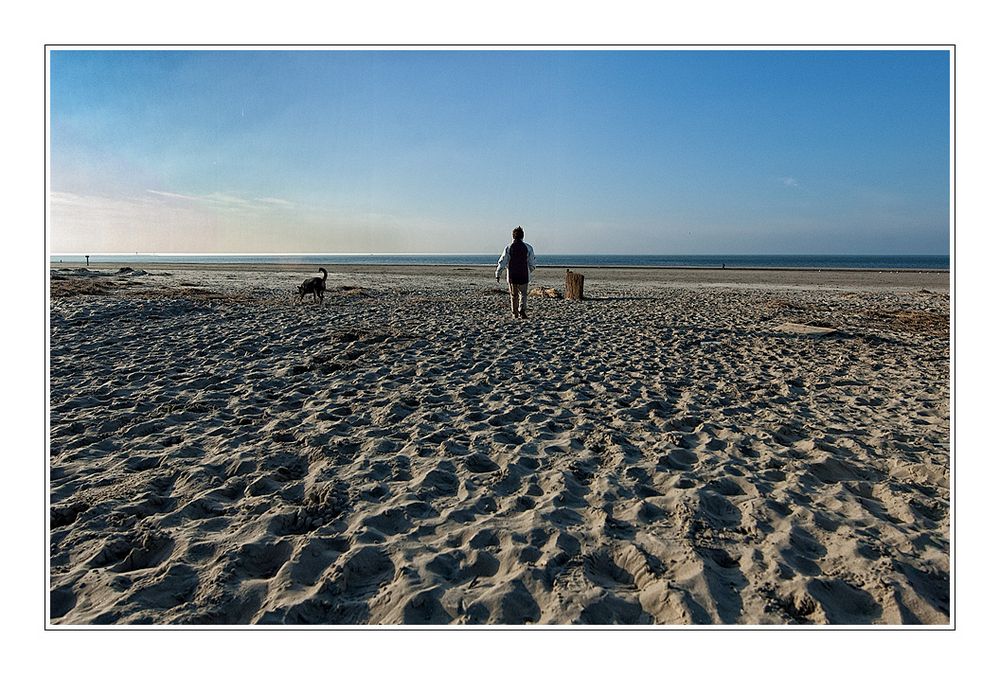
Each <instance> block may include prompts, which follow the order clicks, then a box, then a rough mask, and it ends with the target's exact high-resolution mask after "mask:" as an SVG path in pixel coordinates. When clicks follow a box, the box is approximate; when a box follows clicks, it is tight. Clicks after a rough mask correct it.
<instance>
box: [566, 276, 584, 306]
mask: <svg viewBox="0 0 1000 675" xmlns="http://www.w3.org/2000/svg"><path fill="white" fill-rule="evenodd" d="M566 299H567V300H583V275H582V274H576V273H575V272H573V271H572V270H566Z"/></svg>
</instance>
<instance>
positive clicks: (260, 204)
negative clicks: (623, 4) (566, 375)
mask: <svg viewBox="0 0 1000 675" xmlns="http://www.w3.org/2000/svg"><path fill="white" fill-rule="evenodd" d="M949 59H950V54H949V52H948V51H946V50H941V51H930V50H925V51H912V50H898V51H870V50H856V51H851V50H846V51H844V50H841V51H829V50H808V51H788V50H781V51H725V50H688V51H682V50H681V51H672V50H652V51H651V50H637V51H600V50H591V51H579V50H552V51H510V50H499V51H490V50H479V51H385V50H379V51H374V50H373V51H309V50H302V51H239V50H233V51H74V50H52V51H51V53H50V182H49V187H50V213H49V235H50V250H51V252H52V253H85V252H89V253H134V252H142V253H155V252H162V253H184V252H186V253H264V252H270V253H293V252H294V253H369V252H371V253H494V252H496V251H497V250H499V249H500V248H502V246H503V245H504V244H505V243H506V242H507V239H508V238H509V233H510V229H511V228H512V227H513V226H514V225H517V224H520V225H522V226H523V227H524V229H525V232H526V238H527V240H528V241H531V242H532V244H533V245H534V246H535V248H536V249H537V250H539V251H540V252H542V251H544V252H550V253H652V254H697V253H727V254H739V253H793V254H794V253H830V254H839V253H843V254H945V253H947V252H948V245H949V197H950V174H949V159H950V124H949V122H950V120H949V104H950V94H949V91H950V89H949V78H950V69H951V67H950V60H949Z"/></svg>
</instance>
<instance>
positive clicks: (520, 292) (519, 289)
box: [495, 225, 535, 319]
mask: <svg viewBox="0 0 1000 675" xmlns="http://www.w3.org/2000/svg"><path fill="white" fill-rule="evenodd" d="M512 234H513V236H514V241H512V242H510V243H509V244H508V245H507V248H505V249H504V250H503V255H501V256H500V260H498V261H497V271H496V275H495V276H496V279H497V283H498V284H499V283H500V273H501V272H503V271H504V269H506V270H507V284H508V285H509V286H510V311H511V313H512V314H513V315H514V318H515V319H518V318H520V319H527V318H528V314H527V309H528V279H529V278H530V277H531V273H532V272H534V271H535V249H533V248H531V244H528V243H525V241H524V230H522V229H521V226H520V225H519V226H517V227H515V228H514V231H513V233H512Z"/></svg>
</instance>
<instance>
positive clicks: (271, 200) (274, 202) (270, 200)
mask: <svg viewBox="0 0 1000 675" xmlns="http://www.w3.org/2000/svg"><path fill="white" fill-rule="evenodd" d="M254 201H257V202H261V203H263V204H269V205H271V206H284V207H289V208H290V207H292V206H295V204H294V203H292V202H290V201H288V200H287V199H279V198H278V197H257V199H255V200H254Z"/></svg>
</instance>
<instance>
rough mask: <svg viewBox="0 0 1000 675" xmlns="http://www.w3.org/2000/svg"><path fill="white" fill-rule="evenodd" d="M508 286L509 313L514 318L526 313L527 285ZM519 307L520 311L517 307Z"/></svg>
mask: <svg viewBox="0 0 1000 675" xmlns="http://www.w3.org/2000/svg"><path fill="white" fill-rule="evenodd" d="M508 285H509V286H510V311H511V312H513V313H514V316H518V315H519V314H523V313H525V312H527V311H528V284H511V283H509V282H508ZM519 305H520V309H518V306H519Z"/></svg>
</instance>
